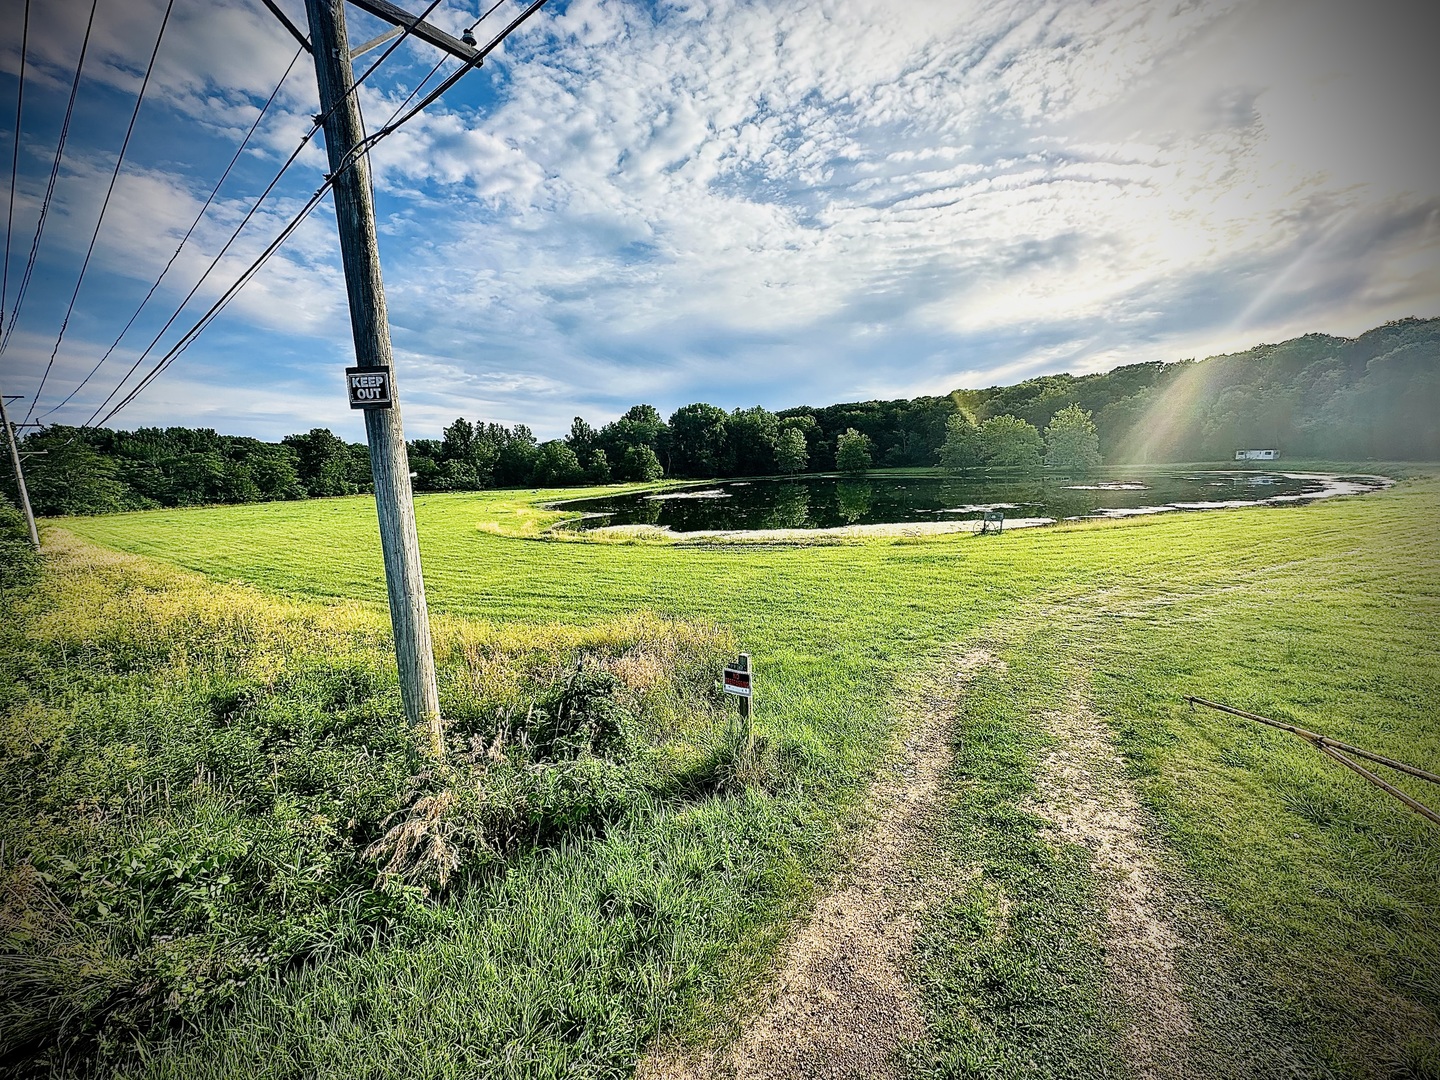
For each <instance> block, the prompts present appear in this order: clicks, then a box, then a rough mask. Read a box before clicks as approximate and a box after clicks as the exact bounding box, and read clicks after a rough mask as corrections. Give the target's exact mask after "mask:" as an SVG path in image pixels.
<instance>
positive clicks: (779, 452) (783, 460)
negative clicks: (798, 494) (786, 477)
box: [775, 427, 810, 474]
mask: <svg viewBox="0 0 1440 1080" xmlns="http://www.w3.org/2000/svg"><path fill="white" fill-rule="evenodd" d="M809 461H810V451H809V450H808V449H807V448H806V446H805V435H804V433H803V432H801V431H800V430H799V429H797V428H793V427H791V428H786V429H785V430H784V431H782V432H781V433H780V438H779V439H778V440H777V442H776V444H775V465H776V467H777V468H778V469H779V470H780V471H781V472H782V473H786V474H793V473H802V472H804V471H805V466H806V465H807V464H808V463H809Z"/></svg>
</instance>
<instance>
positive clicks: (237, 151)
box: [37, 49, 305, 420]
mask: <svg viewBox="0 0 1440 1080" xmlns="http://www.w3.org/2000/svg"><path fill="white" fill-rule="evenodd" d="M304 51H305V50H304V49H296V50H295V55H294V56H293V57H292V58H291V60H290V63H289V65H288V66H287V67H286V68H285V73H284V74H283V75H281V76H280V81H279V82H277V83H276V84H275V89H274V90H272V91H271V92H270V97H269V98H268V99H267V100H266V102H265V104H264V106H262V107H261V109H260V113H259V115H258V116H256V117H255V122H254V123H253V124H251V125H250V130H249V131H247V132H246V133H245V138H244V139H242V140H241V142H240V145H239V146H238V147H236V148H235V154H234V156H233V157H231V159H230V164H228V165H226V166H225V171H224V172H222V173H221V174H220V179H219V180H217V181H215V186H214V187H213V188H211V189H210V194H209V196H207V197H206V199H205V205H204V206H202V207H200V212H199V213H198V214H196V215H195V220H194V221H192V222H191V223H190V227H189V228H188V229H186V230H185V235H184V236H182V237H181V238H180V243H179V245H178V246H177V247H176V248H175V251H174V252H173V253H172V254H171V256H170V259H169V261H168V262H166V264H165V268H164V269H163V270H161V271H160V276H159V277H157V278H156V279H155V281H154V283H153V284H152V285H151V286H150V291H149V292H147V293H146V294H145V299H144V300H141V301H140V306H139V307H137V308H136V309H135V311H134V312H133V313H132V314H131V316H130V319H129V321H128V322H126V324H125V326H124V328H123V329H122V330H121V331H120V333H119V334H117V335H116V337H115V340H114V341H112V342H111V343H110V347H109V348H108V349H106V350H105V354H104V355H103V356H101V357H100V359H99V360H98V361H97V362H96V364H95V366H94V367H93V368H91V369H90V373H89V374H88V375H86V376H85V378H83V379H81V380H80V383H79V385H78V386H76V387H75V389H73V390H71V391H70V392H69V393H68V394H66V395H65V397H64V398H62V399H61V400H60V401H59V403H57V404H55V405H52V406H50V408H48V409H46V410H45V411H44V412H43V413H41V414H40V415H39V416H38V417H37V419H39V420H44V419H45V417H47V416H49V415H51V414H52V413H54V412H56V411H58V410H59V409H61V408H63V407H64V406H65V405H66V404H68V403H69V401H70V400H71V399H72V398H73V397H74V396H75V395H76V394H78V393H79V392H80V391H81V390H83V389H84V388H85V385H86V384H87V383H89V381H90V380H91V379H93V378H94V377H95V373H96V372H97V371H99V370H100V368H101V365H103V364H104V363H105V361H106V360H108V359H110V355H111V353H113V352H114V351H115V350H116V349H117V348H118V347H119V345H120V342H121V340H122V339H123V338H124V337H125V335H126V334H128V333H129V332H130V328H131V327H132V326H134V325H135V320H136V319H138V318H139V317H140V313H141V312H142V311H143V310H145V306H146V305H147V304H149V303H150V299H151V297H153V296H154V295H155V290H156V289H158V288H159V287H160V283H161V282H162V281H164V280H165V276H166V275H167V274H169V273H170V268H171V267H173V266H174V265H175V260H176V259H177V258H179V257H180V252H181V251H182V250H183V249H184V247H185V245H186V244H187V243H189V242H190V237H191V235H193V234H194V232H195V230H196V229H197V228H198V227H199V225H200V221H201V219H202V218H204V217H205V214H206V212H207V211H208V210H209V209H210V204H211V203H213V202H214V201H215V197H216V196H217V195H219V194H220V188H221V186H222V185H223V184H224V183H225V181H226V180H227V179H228V178H229V176H230V172H231V170H232V169H234V168H235V165H236V163H237V162H239V160H240V155H241V154H243V153H244V152H245V148H246V147H247V146H249V145H250V140H251V139H252V138H254V137H255V132H256V131H257V130H258V129H259V127H260V122H261V121H262V120H264V119H265V115H266V113H268V112H269V111H270V106H271V105H273V104H274V103H275V99H276V97H278V96H279V94H280V88H281V87H282V86H284V85H285V80H286V79H288V78H289V77H290V73H291V72H292V71H294V70H295V64H296V63H297V62H298V61H299V59H300V55H301V53H303V52H304Z"/></svg>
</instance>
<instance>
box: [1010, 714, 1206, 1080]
mask: <svg viewBox="0 0 1440 1080" xmlns="http://www.w3.org/2000/svg"><path fill="white" fill-rule="evenodd" d="M1046 719H1047V722H1048V726H1049V728H1050V731H1051V733H1052V734H1053V735H1054V736H1055V738H1056V740H1057V745H1056V746H1055V748H1054V749H1053V750H1051V751H1050V753H1049V754H1048V755H1047V756H1046V758H1045V760H1044V761H1043V762H1042V763H1041V766H1040V769H1039V774H1038V776H1037V778H1036V780H1037V788H1038V790H1037V792H1036V796H1035V798H1034V800H1033V801H1032V802H1031V803H1030V804H1029V805H1028V807H1027V808H1028V809H1031V810H1034V811H1035V812H1036V813H1038V814H1040V815H1041V816H1042V817H1044V818H1045V819H1046V820H1048V821H1049V822H1050V823H1051V826H1052V828H1053V829H1054V831H1055V833H1056V834H1057V835H1058V836H1059V837H1061V838H1063V839H1064V840H1067V841H1070V842H1072V843H1077V844H1084V845H1085V846H1086V847H1088V848H1090V850H1091V851H1093V852H1094V853H1095V865H1096V868H1097V870H1099V871H1100V873H1101V874H1102V875H1103V886H1102V888H1103V895H1104V900H1105V908H1106V913H1105V919H1106V930H1107V940H1106V944H1105V958H1106V968H1107V972H1108V974H1109V977H1110V987H1111V992H1112V993H1113V994H1114V995H1115V996H1116V998H1118V1001H1117V1002H1116V1004H1117V1005H1119V1006H1120V1008H1119V1010H1118V1011H1119V1012H1120V1014H1121V1015H1122V1016H1123V1017H1124V1020H1123V1027H1122V1036H1123V1039H1124V1045H1125V1051H1126V1057H1127V1059H1128V1061H1129V1064H1130V1067H1131V1068H1132V1069H1133V1070H1134V1073H1135V1075H1136V1076H1139V1077H1154V1078H1157V1080H1159V1078H1165V1077H1177V1076H1181V1075H1183V1074H1184V1072H1185V1064H1186V1062H1185V1046H1186V1040H1187V1038H1188V1036H1189V1035H1190V1032H1191V1027H1192V1025H1191V1017H1190V1010H1189V1008H1188V1007H1187V1005H1186V1004H1185V1001H1184V999H1183V998H1182V997H1181V996H1180V991H1179V987H1180V985H1181V984H1180V978H1179V976H1178V974H1177V973H1176V970H1175V958H1176V953H1177V950H1178V949H1179V946H1180V941H1179V938H1178V937H1177V935H1176V933H1175V931H1174V929H1173V928H1172V927H1171V925H1170V923H1169V921H1168V919H1167V918H1166V917H1165V914H1164V912H1165V908H1166V896H1165V886H1164V880H1163V876H1162V874H1161V871H1160V869H1159V860H1158V849H1157V848H1156V847H1155V845H1154V843H1153V841H1152V840H1150V839H1149V838H1148V836H1147V833H1146V829H1145V814H1144V812H1143V810H1142V809H1141V807H1140V802H1139V800H1138V799H1137V798H1136V796H1135V792H1134V790H1133V788H1132V787H1131V785H1130V783H1129V781H1128V779H1127V778H1126V776H1125V773H1124V768H1123V763H1122V760H1121V758H1120V757H1119V755H1118V754H1117V753H1116V750H1115V744H1114V742H1113V741H1112V739H1111V737H1110V732H1109V730H1108V729H1107V728H1106V727H1105V725H1104V723H1103V722H1102V721H1101V720H1100V719H1099V718H1098V717H1097V716H1095V715H1094V714H1093V713H1092V712H1091V711H1090V709H1089V707H1088V705H1087V703H1086V701H1085V699H1084V697H1083V696H1082V695H1081V694H1080V693H1079V692H1078V691H1076V692H1073V693H1072V695H1071V698H1070V701H1069V702H1068V703H1067V707H1066V708H1065V709H1064V710H1062V711H1059V712H1056V713H1052V714H1050V715H1049V716H1047V718H1046Z"/></svg>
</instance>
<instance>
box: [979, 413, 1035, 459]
mask: <svg viewBox="0 0 1440 1080" xmlns="http://www.w3.org/2000/svg"><path fill="white" fill-rule="evenodd" d="M1044 451H1045V440H1044V439H1042V438H1041V437H1040V432H1039V431H1038V430H1036V428H1035V425H1034V424H1031V423H1027V422H1026V421H1024V420H1021V419H1019V418H1017V417H1014V416H992V417H991V418H990V419H989V420H986V421H985V423H983V424H981V425H980V456H981V458H983V459H984V462H985V464H986V465H987V466H993V467H997V468H1009V469H1038V468H1040V464H1041V461H1042V456H1041V455H1042V454H1043V453H1044Z"/></svg>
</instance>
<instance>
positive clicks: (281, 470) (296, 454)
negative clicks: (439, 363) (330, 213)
mask: <svg viewBox="0 0 1440 1080" xmlns="http://www.w3.org/2000/svg"><path fill="white" fill-rule="evenodd" d="M1437 415H1440V319H1429V320H1420V319H1404V320H1400V321H1398V322H1392V323H1387V324H1386V325H1384V326H1381V327H1378V328H1376V329H1374V330H1371V331H1369V332H1367V333H1365V334H1362V335H1361V336H1360V337H1358V338H1354V339H1348V338H1339V337H1331V336H1328V335H1324V334H1309V335H1306V336H1305V337H1301V338H1295V339H1293V340H1290V341H1286V342H1283V343H1281V344H1278V345H1261V346H1257V347H1256V348H1253V349H1250V350H1247V351H1245V352H1242V353H1234V354H1230V355H1225V356H1217V357H1211V358H1209V359H1207V360H1201V361H1194V360H1184V361H1180V362H1179V363H1168V364H1167V363H1161V362H1158V361H1156V362H1151V363H1143V364H1131V365H1127V366H1125V367H1120V368H1116V369H1114V370H1113V371H1108V372H1104V373H1099V374H1094V375H1082V376H1075V375H1068V374H1065V375H1047V376H1043V377H1041V378H1037V379H1028V380H1026V381H1024V382H1021V383H1017V384H1015V385H1012V386H1003V387H999V386H997V387H990V388H988V389H984V390H957V391H955V392H954V393H952V394H948V395H945V396H939V397H917V398H911V399H899V400H895V401H865V402H850V403H845V404H838V405H829V406H824V407H821V408H814V407H810V406H800V407H796V408H791V409H782V410H780V411H779V412H771V411H769V410H768V409H764V408H761V407H759V406H756V407H754V408H749V409H735V410H732V411H729V412H727V411H726V410H724V409H721V408H719V407H718V406H715V405H710V404H705V403H695V404H691V405H685V406H683V407H682V408H679V409H677V410H675V412H673V413H672V414H671V415H670V417H669V418H668V419H666V418H664V417H662V416H661V414H660V413H659V411H658V410H656V409H655V408H654V407H653V406H651V405H635V406H634V407H632V408H631V409H629V410H628V411H627V412H626V413H625V414H624V415H623V416H621V417H620V418H619V419H617V420H614V421H611V422H610V423H608V424H605V425H603V426H601V427H599V428H596V427H593V426H592V425H591V424H590V423H589V422H587V421H586V420H585V419H583V418H581V417H576V418H575V420H574V422H573V423H572V425H571V427H570V431H569V433H568V434H567V435H566V436H565V437H564V438H562V439H551V440H548V441H544V442H541V441H539V440H538V439H537V438H536V437H535V435H534V433H533V432H532V431H531V429H530V428H528V427H527V426H526V425H524V424H516V425H514V426H513V427H507V426H505V425H502V424H496V423H472V422H470V421H469V420H466V419H464V418H460V419H457V420H455V421H454V422H453V423H452V424H450V425H449V426H447V427H446V428H445V429H444V431H443V432H442V435H441V437H440V438H439V439H416V440H414V441H413V442H411V443H410V444H409V455H410V468H411V470H412V471H413V473H414V484H415V488H416V490H417V491H476V490H481V489H485V488H490V487H564V486H568V485H577V484H600V483H609V482H612V481H632V480H654V479H659V478H660V477H662V476H666V477H675V478H680V479H710V478H714V477H719V476H769V475H776V474H787V473H789V474H793V473H804V472H831V471H836V470H838V471H850V472H854V471H861V470H864V469H868V468H872V467H922V466H933V465H942V466H945V467H948V468H953V469H968V468H993V467H1006V468H1038V467H1040V466H1041V465H1042V464H1043V463H1046V462H1048V463H1051V464H1055V465H1060V466H1064V467H1067V468H1072V469H1076V468H1082V469H1083V468H1086V467H1089V466H1093V465H1097V464H1101V463H1110V464H1128V463H1131V462H1133V461H1135V460H1136V459H1137V458H1141V457H1143V458H1144V459H1145V460H1148V461H1151V462H1166V461H1217V460H1230V459H1232V458H1233V455H1234V451H1235V450H1236V449H1239V448H1251V447H1255V448H1259V447H1273V448H1276V449H1278V450H1280V452H1281V454H1282V456H1283V457H1288V458H1312V459H1313V458H1323V459H1330V460H1343V461H1359V460H1365V459H1383V460H1412V461H1414V460H1428V461H1434V460H1440V424H1437V422H1436V419H1435V418H1436V416H1437ZM23 449H24V450H25V451H26V452H27V453H30V454H32V455H33V456H31V457H29V458H28V459H27V462H28V463H27V466H26V477H27V481H28V484H29V488H30V494H31V499H32V501H33V503H34V505H35V509H36V512H37V513H40V514H70V513H106V512H111V511H117V510H128V509H144V508H149V507H160V506H191V505H201V504H206V503H242V502H258V501H265V500H274V499H300V498H313V497H323V496H330V495H347V494H355V493H359V492H364V491H368V490H369V488H370V465H369V454H368V451H367V449H366V447H365V445H364V444H363V443H347V442H346V441H344V440H343V439H341V438H340V437H338V436H337V435H335V434H334V433H332V432H331V431H329V430H328V429H325V428H316V429H313V430H311V431H309V432H306V433H304V434H296V435H290V436H287V437H286V438H284V439H282V440H281V441H280V442H278V443H267V442H262V441H260V440H258V439H251V438H244V437H240V436H233V435H220V434H217V433H216V432H214V431H210V430H206V429H193V428H184V427H171V428H163V429H162V428H141V429H139V430H136V431H113V430H109V429H105V428H92V429H79V428H70V427H64V426H60V425H56V426H52V427H48V428H45V429H43V430H42V431H39V432H35V433H33V434H30V435H28V436H26V437H25V439H24V440H23ZM5 484H6V486H7V490H8V493H9V494H10V495H11V497H12V499H13V494H14V486H13V479H12V478H11V477H9V476H8V475H7V476H6V478H5Z"/></svg>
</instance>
